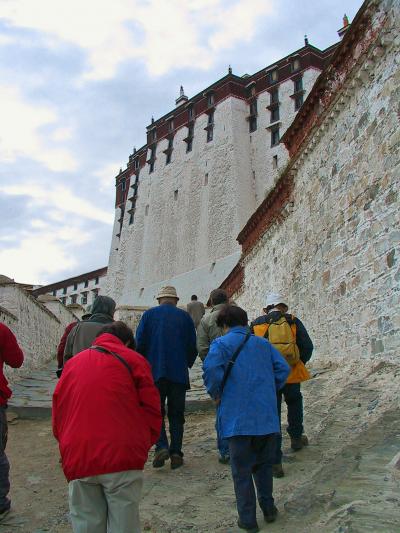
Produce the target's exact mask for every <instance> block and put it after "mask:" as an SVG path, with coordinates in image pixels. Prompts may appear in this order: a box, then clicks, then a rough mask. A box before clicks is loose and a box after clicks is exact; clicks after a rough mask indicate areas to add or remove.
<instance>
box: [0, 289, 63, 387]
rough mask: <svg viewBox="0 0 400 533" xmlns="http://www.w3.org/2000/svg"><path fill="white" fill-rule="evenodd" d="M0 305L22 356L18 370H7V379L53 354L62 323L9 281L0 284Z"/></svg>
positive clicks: (25, 370)
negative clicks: (21, 363) (21, 351)
mask: <svg viewBox="0 0 400 533" xmlns="http://www.w3.org/2000/svg"><path fill="white" fill-rule="evenodd" d="M0 306H1V307H3V308H4V309H5V310H6V312H1V310H0V320H3V316H4V319H5V320H4V322H5V323H6V324H7V325H8V326H9V327H10V329H11V330H12V331H13V333H14V334H15V336H16V337H17V340H18V343H19V344H20V346H21V348H22V350H23V352H24V356H25V361H24V364H23V367H22V368H21V370H20V371H12V372H8V379H10V377H13V376H15V375H18V374H19V373H22V374H26V373H29V371H30V370H32V369H33V368H37V367H40V366H42V365H43V364H45V363H47V362H49V361H50V360H51V359H53V358H55V356H56V349H57V345H58V342H59V341H60V338H61V336H62V334H63V332H64V328H65V326H66V324H65V323H63V322H61V320H59V318H57V317H56V316H55V315H54V314H53V313H52V312H51V311H49V310H48V309H46V307H45V306H44V305H42V304H41V303H40V302H38V301H37V300H36V299H35V298H34V297H33V296H31V295H30V294H28V293H27V292H26V291H25V290H24V289H22V288H21V287H18V285H15V284H13V283H6V284H0ZM7 314H8V315H10V314H11V315H12V316H13V317H14V318H13V319H12V318H10V316H7ZM70 321H71V320H70Z"/></svg>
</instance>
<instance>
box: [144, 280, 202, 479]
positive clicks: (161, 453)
mask: <svg viewBox="0 0 400 533" xmlns="http://www.w3.org/2000/svg"><path fill="white" fill-rule="evenodd" d="M157 300H158V303H159V305H158V307H153V308H152V309H149V310H148V311H146V312H145V313H144V314H143V316H142V319H141V320H140V323H139V326H138V328H137V331H136V342H137V351H138V352H139V353H141V354H142V355H144V357H146V359H147V360H148V361H149V363H150V364H151V368H152V372H153V378H154V382H155V384H156V386H157V388H158V390H159V392H160V398H161V412H162V416H163V425H162V429H161V435H160V438H159V440H158V442H157V444H156V451H155V455H154V459H153V466H154V468H160V467H162V466H164V464H165V461H166V460H167V459H168V458H170V459H171V468H172V469H173V470H174V469H176V468H179V467H180V466H182V464H183V453H182V440H183V426H184V423H185V416H184V415H185V399H186V391H187V390H188V389H189V388H190V384H189V370H188V369H189V368H191V367H192V366H193V363H194V361H195V359H196V357H197V349H196V330H195V327H194V324H193V320H192V319H191V318H190V315H189V314H188V313H187V312H186V311H183V310H182V309H178V308H177V303H178V301H179V298H178V296H177V294H176V289H175V287H163V288H162V289H161V290H160V292H159V294H158V296H157ZM166 402H167V404H168V412H167V415H168V422H169V432H170V437H171V438H170V443H168V437H167V433H166V430H165V423H164V417H165V413H166V411H165V403H166Z"/></svg>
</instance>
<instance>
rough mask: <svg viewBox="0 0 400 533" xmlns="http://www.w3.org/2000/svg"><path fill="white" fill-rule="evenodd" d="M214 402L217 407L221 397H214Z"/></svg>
mask: <svg viewBox="0 0 400 533" xmlns="http://www.w3.org/2000/svg"><path fill="white" fill-rule="evenodd" d="M214 403H215V406H216V407H218V406H219V404H220V403H221V398H215V400H214Z"/></svg>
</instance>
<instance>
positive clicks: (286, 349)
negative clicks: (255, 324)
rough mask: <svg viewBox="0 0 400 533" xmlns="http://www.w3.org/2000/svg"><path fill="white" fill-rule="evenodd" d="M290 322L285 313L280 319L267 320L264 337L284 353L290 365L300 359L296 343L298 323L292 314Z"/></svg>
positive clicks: (293, 364)
mask: <svg viewBox="0 0 400 533" xmlns="http://www.w3.org/2000/svg"><path fill="white" fill-rule="evenodd" d="M291 318H292V319H291V320H290V323H289V322H288V320H287V317H286V316H285V315H283V314H282V315H281V317H280V318H278V320H274V321H273V322H272V321H271V322H267V323H266V324H264V325H265V326H266V328H267V329H266V331H265V333H264V338H265V339H267V340H269V342H270V343H271V344H272V345H273V346H274V347H275V348H276V349H277V350H279V352H280V353H281V354H282V355H283V357H284V358H285V359H286V361H287V362H288V363H289V365H290V366H295V365H296V364H297V363H298V362H299V361H300V352H299V348H298V346H297V344H296V332H297V328H296V323H295V321H294V318H295V317H294V316H293V315H291Z"/></svg>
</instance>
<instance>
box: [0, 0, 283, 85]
mask: <svg viewBox="0 0 400 533" xmlns="http://www.w3.org/2000/svg"><path fill="white" fill-rule="evenodd" d="M274 4H275V0H251V1H249V0H198V1H194V0H168V1H166V0H148V1H147V2H144V1H143V0H113V2H110V1H109V0H85V2H82V1H81V0H69V2H62V1H60V0H58V1H57V0H38V1H37V2H32V0H13V1H12V2H6V3H3V5H2V17H3V18H4V19H5V20H6V21H7V22H8V23H11V24H13V25H14V26H16V27H25V28H30V29H34V30H37V31H39V32H42V33H44V34H45V35H47V36H48V40H49V41H48V42H49V46H53V47H56V46H57V39H59V40H61V41H66V42H68V43H72V44H74V45H77V46H79V47H80V48H82V49H84V50H85V51H86V52H87V56H88V67H87V70H86V72H85V73H84V76H83V78H84V79H86V80H87V79H104V78H110V77H112V76H113V75H114V74H115V71H116V69H117V67H118V66H119V64H120V63H122V62H124V61H126V60H128V59H139V60H141V61H143V62H144V63H145V64H146V66H147V69H148V71H149V72H150V74H152V75H153V76H161V75H163V74H165V73H167V72H169V71H170V70H171V69H174V68H177V67H179V68H185V67H189V68H193V66H196V68H200V69H208V68H210V67H211V66H212V65H214V64H215V63H216V62H217V61H218V58H219V56H220V54H221V52H223V50H225V49H229V48H232V47H234V46H235V45H237V44H238V43H239V42H241V41H242V40H245V41H248V40H249V39H251V38H252V37H253V35H254V34H255V31H256V29H257V27H258V25H259V24H260V21H261V18H262V17H263V16H265V15H267V14H270V13H271V12H272V8H273V6H274Z"/></svg>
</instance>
